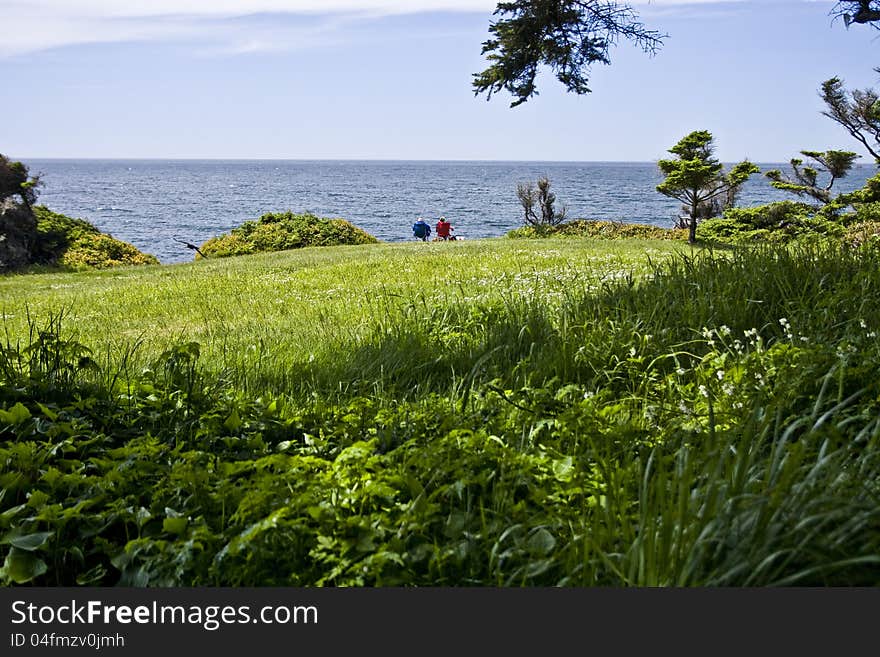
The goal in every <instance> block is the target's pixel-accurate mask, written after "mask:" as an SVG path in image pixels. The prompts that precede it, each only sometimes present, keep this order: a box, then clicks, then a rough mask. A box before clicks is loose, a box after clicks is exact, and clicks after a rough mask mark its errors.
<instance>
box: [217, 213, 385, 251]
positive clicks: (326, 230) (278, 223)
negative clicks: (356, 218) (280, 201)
mask: <svg viewBox="0 0 880 657" xmlns="http://www.w3.org/2000/svg"><path fill="white" fill-rule="evenodd" d="M378 241H379V240H377V239H376V238H375V237H373V236H372V235H370V234H369V233H367V232H366V231H364V230H362V229H360V228H358V227H357V226H355V225H353V224H351V223H349V222H348V221H345V220H344V219H338V218H334V219H328V218H325V217H317V216H315V215H313V214H311V213H305V214H293V213H292V212H290V211H287V212H284V213H277V214H273V213H267V214H264V215H263V216H262V217H260V218H259V219H257V220H256V221H246V222H244V223H243V224H242V225H241V226H239V227H238V228H233V229H232V230H231V231H230V232H229V233H225V234H223V235H220V236H219V237H213V238H211V239H209V240H208V241H206V242H205V243H204V244H202V246H201V247H200V250H201V252H202V253H204V254H205V256H209V257H210V256H214V257H226V256H235V255H246V254H249V253H259V252H265V251H286V250H288V249H300V248H303V247H306V246H338V245H342V244H376V243H378Z"/></svg>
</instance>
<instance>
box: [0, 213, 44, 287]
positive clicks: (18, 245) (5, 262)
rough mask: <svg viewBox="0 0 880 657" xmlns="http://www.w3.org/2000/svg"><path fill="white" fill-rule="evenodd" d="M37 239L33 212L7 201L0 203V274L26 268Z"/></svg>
mask: <svg viewBox="0 0 880 657" xmlns="http://www.w3.org/2000/svg"><path fill="white" fill-rule="evenodd" d="M36 239H37V220H36V217H34V213H33V211H31V209H30V208H28V207H25V206H23V205H17V204H15V203H12V202H11V201H9V200H6V201H4V202H0V273H5V272H9V271H14V270H16V269H21V268H22V267H26V266H27V265H28V264H30V262H31V253H32V251H33V248H34V244H35V242H36Z"/></svg>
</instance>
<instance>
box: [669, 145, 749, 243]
mask: <svg viewBox="0 0 880 657" xmlns="http://www.w3.org/2000/svg"><path fill="white" fill-rule="evenodd" d="M713 141H714V138H713V137H712V134H711V133H710V132H709V131H708V130H697V131H694V132H692V133H690V134H689V135H687V136H686V137H684V138H683V139H682V140H681V141H679V142H678V143H677V144H676V145H675V146H673V147H672V148H670V149H669V152H670V153H672V154H673V155H675V158H674V159H669V160H660V161H659V162H657V166H658V167H660V171H662V172H663V173H664V174H665V175H666V180H664V181H663V182H662V183H660V184H659V185H657V191H658V192H660V193H661V194H663V195H665V196H669V197H671V198H674V199H677V200H679V201H681V203H682V204H683V206H684V208H685V210H686V211H687V213H688V228H689V232H688V241H689V242H690V243H691V244H693V243H694V242H696V241H697V221H698V220H699V219H700V216H701V214H704V208H706V207H707V206H709V204H711V203H712V202H713V201H715V200H716V199H723V198H727V199H730V200H731V201H732V199H733V198H735V196H736V192H737V191H738V190H739V189H740V188H741V187H742V185H743V184H744V183H745V182H746V180H748V179H749V176H750V175H752V174H753V173H759V172H760V169H759V168H758V167H757V166H756V165H754V164H752V163H751V162H749V161H748V160H744V161H742V162H740V163H739V164H737V165H736V166H734V167H733V168H732V169H731V170H730V171H728V172H727V173H725V172H724V166H723V165H722V164H721V162H719V161H718V160H717V159H715V158H714V157H713V153H714V151H715V146H714V143H713Z"/></svg>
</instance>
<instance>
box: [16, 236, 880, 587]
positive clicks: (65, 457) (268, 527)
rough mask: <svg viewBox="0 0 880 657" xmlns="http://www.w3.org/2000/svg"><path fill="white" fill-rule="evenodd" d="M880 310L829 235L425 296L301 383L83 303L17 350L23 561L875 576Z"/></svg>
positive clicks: (852, 581)
mask: <svg viewBox="0 0 880 657" xmlns="http://www.w3.org/2000/svg"><path fill="white" fill-rule="evenodd" d="M878 327H880V254H878V252H877V251H875V250H871V249H859V250H838V249H831V248H800V249H796V250H794V249H793V250H782V249H754V250H753V249H749V250H737V251H733V252H731V253H728V254H725V255H723V256H719V255H713V254H711V253H705V252H704V253H703V254H702V255H698V256H696V257H681V258H678V259H676V260H674V261H672V262H670V263H667V264H663V265H658V266H656V267H655V269H654V271H653V273H652V275H651V276H650V277H649V278H647V279H645V280H643V281H641V282H636V281H634V280H633V279H632V278H623V279H618V280H610V281H607V282H605V283H603V284H602V285H600V286H599V287H595V286H593V285H592V283H587V282H585V284H584V286H583V287H582V288H578V289H571V290H570V291H569V293H568V296H567V297H566V298H565V300H564V302H563V303H561V304H559V305H558V306H552V307H551V306H547V305H546V304H544V303H537V302H532V301H530V300H529V299H528V297H527V296H525V297H518V298H517V297H513V296H512V297H511V299H509V300H508V301H506V302H504V303H497V302H479V301H474V302H469V303H461V304H460V305H457V306H454V307H451V306H450V307H445V308H442V307H437V306H435V305H431V304H425V305H417V306H412V307H408V308H406V309H402V310H401V311H400V314H399V315H396V316H393V317H389V318H388V321H387V323H383V324H381V325H379V326H376V327H375V330H374V331H372V332H371V333H369V334H367V335H364V336H363V337H362V338H360V339H358V340H357V341H356V342H354V343H352V344H351V345H347V346H345V348H344V349H339V350H335V351H334V353H333V354H332V355H331V354H328V355H327V358H326V360H323V359H322V358H319V359H317V360H316V361H315V362H314V363H312V364H311V366H310V367H311V370H309V371H303V372H301V373H300V375H301V376H302V377H303V379H304V382H309V386H311V388H310V389H305V388H304V389H303V394H301V395H296V396H291V395H286V394H284V391H275V392H274V393H273V392H271V391H266V392H263V393H260V394H256V393H254V392H251V393H244V392H242V391H240V390H238V389H237V388H236V386H235V385H234V384H233V383H232V382H231V379H230V378H228V377H227V376H226V374H229V373H224V372H211V371H205V370H203V368H202V366H201V364H200V349H199V346H198V345H197V344H195V343H183V344H177V345H171V346H169V348H168V349H167V351H166V352H165V353H163V354H162V355H161V356H160V357H158V358H157V359H155V361H154V362H153V363H152V366H151V367H149V368H147V369H146V370H142V369H141V368H138V370H137V372H129V371H125V370H120V371H117V372H109V371H105V370H104V369H103V368H101V367H99V366H97V365H96V364H94V363H93V362H91V358H90V356H89V351H88V349H86V347H84V346H83V345H81V344H80V343H79V342H77V341H75V340H72V339H70V338H68V337H66V336H65V335H64V331H63V327H62V326H61V323H60V318H56V319H55V320H53V321H50V322H49V324H48V325H46V326H43V327H42V328H39V329H38V328H36V327H34V328H33V330H32V334H31V338H30V342H29V344H22V345H13V344H6V345H4V346H3V347H0V383H2V385H0V464H2V465H0V468H2V469H0V486H2V489H3V493H2V496H0V556H2V557H3V558H4V563H3V568H2V569H0V578H2V581H3V583H5V584H9V585H11V584H33V585H89V586H94V585H120V584H121V585H133V586H148V585H151V586H198V585H208V586H214V585H231V586H250V585H255V586H265V585H284V586H288V585H294V586H317V585H337V586H437V585H450V586H522V585H526V586H559V585H561V586H594V585H599V586H670V585H672V586H763V585H775V586H780V585H815V586H828V585H836V586H875V585H876V584H877V583H878V581H880V529H878V528H880V488H878V486H877V484H876V482H877V481H880V422H878V419H877V418H878V415H880V404H878V401H877V400H878V399H880V382H878V379H877V377H876V371H877V369H878V368H880V350H878V346H877V345H878V343H877V338H876V331H877V330H878ZM438 340H443V347H442V349H436V350H435V349H432V348H430V347H431V345H432V344H436V342H437V341H438ZM340 381H345V382H347V383H348V385H347V386H346V387H344V388H343V387H340V384H339V382H340Z"/></svg>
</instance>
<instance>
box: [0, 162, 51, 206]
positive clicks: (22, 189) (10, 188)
mask: <svg viewBox="0 0 880 657" xmlns="http://www.w3.org/2000/svg"><path fill="white" fill-rule="evenodd" d="M40 185H42V181H41V180H40V176H38V175H37V176H31V175H30V172H29V171H28V168H27V166H25V165H24V164H23V163H21V162H13V161H12V160H10V159H9V158H8V157H6V156H5V155H3V154H2V153H0V206H2V205H3V201H5V200H6V199H8V198H12V197H16V196H17V197H18V198H20V199H21V202H22V203H23V204H24V205H25V206H27V207H30V206H31V205H33V204H34V203H35V202H36V200H37V188H38V187H39V186H40Z"/></svg>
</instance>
